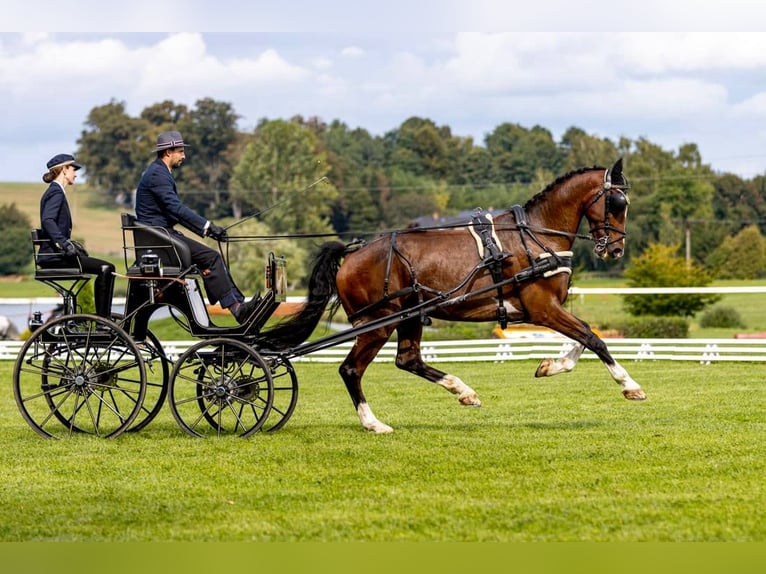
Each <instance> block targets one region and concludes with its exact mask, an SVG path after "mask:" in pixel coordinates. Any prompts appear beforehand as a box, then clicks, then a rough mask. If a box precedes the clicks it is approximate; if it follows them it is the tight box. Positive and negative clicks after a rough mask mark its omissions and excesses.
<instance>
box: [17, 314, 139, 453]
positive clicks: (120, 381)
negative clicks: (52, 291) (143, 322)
mask: <svg viewBox="0 0 766 574" xmlns="http://www.w3.org/2000/svg"><path fill="white" fill-rule="evenodd" d="M13 393H14V396H15V398H16V404H17V405H18V407H19V410H20V411H21V414H22V416H23V417H24V419H25V420H26V421H27V423H29V425H30V426H31V427H32V428H33V429H34V430H35V432H37V433H38V434H40V435H41V436H44V437H47V438H61V437H63V436H67V435H71V434H75V433H87V434H94V435H97V436H100V437H105V438H113V437H116V436H118V435H119V434H121V433H122V432H123V431H125V430H126V429H127V428H128V427H129V426H130V425H131V424H132V423H133V421H134V420H135V418H136V416H137V415H138V413H139V411H140V409H141V404H142V402H143V400H144V395H145V393H146V371H145V369H144V361H143V358H142V353H141V352H140V351H139V349H138V347H137V346H136V344H135V343H134V342H133V340H132V339H131V338H130V336H129V335H128V334H127V333H126V332H125V331H124V330H123V329H122V328H120V327H119V326H118V325H116V324H115V323H113V322H112V321H109V320H108V319H104V318H102V317H97V316H95V315H66V316H62V317H58V318H56V319H53V320H52V321H49V322H48V323H46V324H45V325H43V326H42V327H40V328H39V329H38V330H37V331H35V332H34V333H33V334H32V335H31V336H30V337H29V339H27V341H26V342H25V343H24V345H23V346H22V348H21V351H19V356H18V358H17V359H16V364H15V366H14V371H13Z"/></svg>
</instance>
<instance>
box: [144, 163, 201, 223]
mask: <svg viewBox="0 0 766 574" xmlns="http://www.w3.org/2000/svg"><path fill="white" fill-rule="evenodd" d="M136 219H137V220H138V221H139V222H140V223H145V224H147V225H154V226H157V227H165V228H168V229H170V228H172V227H173V226H174V225H176V224H177V223H180V224H181V225H183V226H184V227H186V228H187V229H190V230H192V231H193V232H195V233H196V234H197V235H199V236H200V237H204V229H205V224H206V223H207V219H205V218H204V217H202V216H201V215H198V214H197V213H195V212H194V211H192V210H191V209H189V208H188V207H186V206H185V205H184V204H183V203H181V199H180V198H179V197H178V190H177V189H176V180H175V179H174V178H173V174H172V173H170V170H169V169H168V167H167V166H166V165H165V164H164V163H163V161H162V160H161V159H160V158H157V159H156V160H154V162H152V164H151V165H150V166H149V167H148V168H147V169H146V171H145V172H144V174H143V175H142V176H141V181H140V182H139V183H138V189H137V190H136Z"/></svg>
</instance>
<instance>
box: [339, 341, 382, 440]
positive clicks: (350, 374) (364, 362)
mask: <svg viewBox="0 0 766 574" xmlns="http://www.w3.org/2000/svg"><path fill="white" fill-rule="evenodd" d="M392 331H393V328H382V329H378V330H377V331H372V332H370V333H364V334H362V335H359V336H358V337H357V338H356V341H355V342H354V346H353V347H352V348H351V351H350V352H349V354H348V355H347V356H346V358H345V359H344V361H343V363H342V364H341V366H340V368H339V369H338V372H339V373H340V376H341V378H342V379H343V382H344V383H345V384H346V390H348V394H349V395H350V396H351V402H353V403H354V408H355V409H356V414H357V415H358V416H359V422H360V423H361V424H362V427H363V428H365V429H366V430H368V431H372V432H375V433H390V432H394V429H393V428H391V427H390V426H388V425H387V424H385V423H382V422H381V421H379V420H378V418H377V417H376V416H375V414H374V413H373V412H372V409H371V408H370V405H369V404H368V403H367V399H366V397H365V396H364V391H362V377H363V376H364V373H365V371H366V370H367V367H368V366H369V364H370V363H372V361H373V359H374V358H375V356H376V355H377V354H378V352H379V351H380V349H381V348H382V347H383V345H384V344H385V343H386V341H387V340H388V337H389V336H390V335H391V332H392Z"/></svg>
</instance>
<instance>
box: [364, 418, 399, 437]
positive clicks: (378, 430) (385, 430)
mask: <svg viewBox="0 0 766 574" xmlns="http://www.w3.org/2000/svg"><path fill="white" fill-rule="evenodd" d="M364 428H365V430H368V431H370V432H371V433H375V434H389V433H392V432H394V429H393V428H391V427H390V426H388V425H387V424H383V423H382V422H380V421H378V422H377V423H376V424H374V425H370V426H367V427H364Z"/></svg>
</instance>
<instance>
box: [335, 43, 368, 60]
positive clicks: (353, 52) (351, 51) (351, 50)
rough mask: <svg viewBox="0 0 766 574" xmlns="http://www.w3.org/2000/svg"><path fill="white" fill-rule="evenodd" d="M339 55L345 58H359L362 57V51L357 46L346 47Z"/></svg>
mask: <svg viewBox="0 0 766 574" xmlns="http://www.w3.org/2000/svg"><path fill="white" fill-rule="evenodd" d="M340 53H341V55H342V56H344V57H346V58H361V57H362V56H364V50H362V49H361V48H360V47H359V46H346V47H345V48H343V49H342V50H341V51H340Z"/></svg>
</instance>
